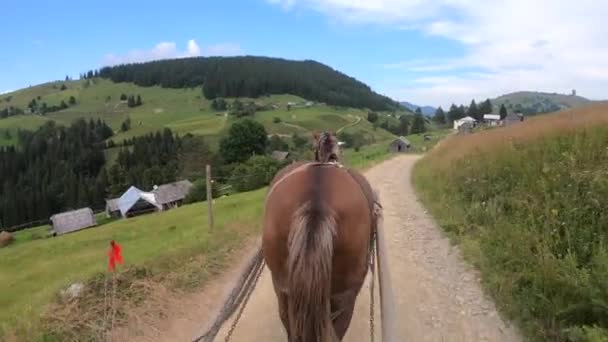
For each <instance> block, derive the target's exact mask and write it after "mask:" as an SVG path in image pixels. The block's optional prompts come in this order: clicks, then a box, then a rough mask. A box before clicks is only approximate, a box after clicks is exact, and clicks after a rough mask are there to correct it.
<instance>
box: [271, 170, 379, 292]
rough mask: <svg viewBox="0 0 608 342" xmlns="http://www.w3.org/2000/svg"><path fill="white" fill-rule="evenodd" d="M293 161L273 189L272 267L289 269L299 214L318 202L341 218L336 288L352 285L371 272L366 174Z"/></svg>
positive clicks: (336, 239) (370, 194)
mask: <svg viewBox="0 0 608 342" xmlns="http://www.w3.org/2000/svg"><path fill="white" fill-rule="evenodd" d="M294 164H295V165H294ZM294 164H292V165H289V166H288V167H287V168H286V169H284V170H281V172H280V174H278V175H277V177H275V179H274V180H273V182H272V184H271V189H270V190H269V191H270V192H269V194H268V198H267V202H266V207H265V215H264V234H263V246H264V250H265V252H264V253H265V255H266V258H267V263H268V266H269V268H270V269H271V270H273V272H275V271H280V270H284V268H285V260H286V259H287V255H288V243H287V242H288V239H289V233H290V229H291V227H292V223H293V222H292V221H293V218H294V213H295V212H297V211H298V209H299V208H301V207H302V206H304V205H305V204H306V203H315V204H316V205H319V206H323V208H324V209H325V210H328V211H329V212H331V213H332V215H334V218H335V221H336V222H337V226H336V232H335V233H336V235H335V237H334V261H333V269H334V274H335V275H336V277H335V278H334V279H336V280H337V281H335V282H334V284H333V285H334V286H333V287H335V288H336V290H337V291H340V290H341V289H343V288H349V287H351V286H352V284H351V283H352V282H359V281H360V280H361V277H364V275H365V272H367V268H366V265H367V264H366V262H367V251H368V246H369V242H370V237H371V229H372V226H373V222H372V221H373V220H372V214H371V207H370V203H371V202H372V201H373V191H372V190H371V187H370V186H369V184H368V183H367V180H365V178H364V177H363V176H361V175H360V174H358V173H351V171H349V170H347V169H345V168H338V167H336V166H332V165H319V164H311V165H305V164H306V163H294ZM357 266H359V267H357ZM362 274H363V276H362Z"/></svg>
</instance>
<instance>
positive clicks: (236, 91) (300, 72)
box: [81, 56, 398, 110]
mask: <svg viewBox="0 0 608 342" xmlns="http://www.w3.org/2000/svg"><path fill="white" fill-rule="evenodd" d="M81 77H83V78H91V77H102V78H106V79H110V80H112V81H114V82H133V83H135V84H137V85H140V86H156V85H158V86H161V87H168V88H192V87H202V91H203V95H204V96H205V98H207V99H215V98H219V97H252V98H256V97H260V96H264V95H271V94H293V95H298V96H301V97H303V98H306V99H308V100H311V101H317V102H324V103H327V104H328V105H335V106H346V107H354V108H369V109H373V110H390V109H394V108H398V104H397V103H396V102H394V101H393V100H391V99H390V98H388V97H386V96H382V95H379V94H377V93H375V92H373V91H372V90H371V89H370V88H369V87H368V86H367V85H365V84H364V83H362V82H360V81H357V80H356V79H354V78H352V77H349V76H347V75H345V74H343V73H341V72H338V71H336V70H334V69H332V68H330V67H328V66H326V65H324V64H321V63H319V62H315V61H311V60H306V61H290V60H285V59H279V58H269V57H253V56H246V57H192V58H180V59H170V60H160V61H153V62H146V63H136V64H123V65H117V66H111V67H103V68H101V69H100V70H95V71H89V72H87V73H85V74H83V75H81Z"/></svg>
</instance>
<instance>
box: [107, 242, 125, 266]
mask: <svg viewBox="0 0 608 342" xmlns="http://www.w3.org/2000/svg"><path fill="white" fill-rule="evenodd" d="M110 246H111V247H110V250H109V251H108V264H109V265H108V266H109V269H110V272H114V267H116V263H117V262H118V263H119V264H122V255H121V254H120V245H119V244H118V243H116V241H114V240H112V241H110Z"/></svg>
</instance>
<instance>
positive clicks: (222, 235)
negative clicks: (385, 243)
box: [0, 142, 390, 340]
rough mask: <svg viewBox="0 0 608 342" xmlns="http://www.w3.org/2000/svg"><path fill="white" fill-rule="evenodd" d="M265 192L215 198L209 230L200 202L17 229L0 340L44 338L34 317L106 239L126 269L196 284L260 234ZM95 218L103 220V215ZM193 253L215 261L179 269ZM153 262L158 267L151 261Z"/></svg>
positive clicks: (78, 277)
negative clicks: (60, 228)
mask: <svg viewBox="0 0 608 342" xmlns="http://www.w3.org/2000/svg"><path fill="white" fill-rule="evenodd" d="M387 145H388V143H387V142H384V143H382V144H376V145H371V146H366V147H363V148H362V149H361V151H360V152H354V151H352V150H347V151H345V164H346V165H348V166H351V167H354V168H358V169H365V168H369V167H371V166H372V165H374V164H376V163H379V162H381V161H383V160H385V159H387V158H389V157H390V155H389V154H388V153H387ZM265 193H266V189H265V188H264V189H260V190H257V191H253V192H247V193H240V194H235V195H231V196H228V197H223V198H220V199H217V200H216V201H215V207H214V212H215V224H216V227H215V230H214V231H213V232H210V231H209V230H208V228H207V216H206V209H205V208H206V205H207V204H206V203H196V204H192V205H187V206H183V207H181V208H178V209H174V210H171V211H167V212H163V213H153V214H149V215H144V216H139V217H135V218H130V219H127V220H118V221H114V222H110V223H106V224H103V225H101V226H100V227H98V228H91V229H86V230H83V231H79V232H75V233H71V234H67V235H63V236H59V237H55V238H44V236H45V235H46V232H47V231H48V226H43V227H38V228H33V229H28V230H24V231H20V232H17V233H16V234H15V238H16V243H14V244H12V245H10V246H9V247H7V248H3V249H0V307H2V308H3V309H2V310H1V311H0V322H2V323H1V326H2V329H0V337H1V336H3V335H2V332H3V333H4V334H9V333H10V334H16V335H17V336H19V338H20V339H21V338H23V339H26V340H41V339H43V338H44V336H43V335H44V333H45V330H44V328H42V326H41V325H40V324H41V323H40V315H41V314H43V313H44V312H45V310H46V308H47V305H48V304H49V303H50V302H52V301H53V300H54V298H55V296H56V294H57V293H58V291H59V290H60V289H62V288H65V287H66V286H68V285H69V284H71V283H74V282H81V281H85V280H87V279H90V278H91V277H94V276H95V275H96V274H100V272H104V271H105V270H106V267H107V257H106V255H105V252H106V250H107V248H108V243H109V241H110V240H111V239H115V240H116V241H118V242H119V243H120V244H121V245H122V247H123V255H124V258H125V262H126V264H125V267H132V266H145V267H148V268H150V269H151V270H152V272H153V273H154V274H155V275H156V276H159V275H162V274H164V273H171V272H174V273H175V272H179V273H180V275H179V277H178V278H179V279H180V280H179V283H180V284H182V285H183V284H184V283H185V284H186V285H187V287H189V288H198V287H199V286H200V285H201V284H202V283H203V282H204V281H205V279H206V278H205V275H208V274H209V270H208V269H207V268H209V267H215V268H217V270H218V271H219V270H221V269H222V268H223V267H225V266H226V264H225V263H226V262H227V260H228V259H229V256H230V255H231V254H232V251H234V249H235V248H238V247H239V246H240V245H242V243H243V242H244V241H245V240H246V239H247V238H248V237H251V236H254V235H255V234H258V233H259V232H260V229H261V222H260V219H261V214H262V209H263V208H262V205H263V199H264V196H265ZM98 222H100V223H104V222H102V218H101V216H98ZM193 258H195V259H196V260H199V259H201V260H213V263H212V264H211V263H204V262H203V264H202V265H201V264H196V265H195V266H196V267H194V266H192V267H185V266H184V268H183V269H181V268H180V267H177V266H176V265H187V264H188V262H189V261H188V260H192V259H193ZM161 260H164V261H161ZM159 263H160V265H161V266H156V265H157V264H159ZM162 265H164V266H162ZM166 265H171V267H166ZM42 284H44V285H42ZM32 331H35V332H36V333H32ZM41 334H42V335H41ZM4 336H7V335H4Z"/></svg>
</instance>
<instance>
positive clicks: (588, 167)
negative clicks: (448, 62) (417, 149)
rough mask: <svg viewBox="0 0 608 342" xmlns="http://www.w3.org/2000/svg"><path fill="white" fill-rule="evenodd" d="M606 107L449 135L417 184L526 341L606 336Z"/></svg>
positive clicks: (420, 170) (417, 175) (420, 167)
mask: <svg viewBox="0 0 608 342" xmlns="http://www.w3.org/2000/svg"><path fill="white" fill-rule="evenodd" d="M606 137H608V105H605V104H600V105H591V106H586V107H581V108H577V109H575V110H568V111H563V112H559V113H556V114H551V115H546V116H542V117H537V118H533V119H530V120H527V121H526V122H523V123H521V124H516V125H513V126H509V127H506V128H499V129H493V130H486V131H482V132H479V133H476V134H472V135H468V136H454V137H451V138H448V139H447V140H446V141H445V143H443V144H442V145H441V146H439V147H438V148H436V149H435V150H433V151H432V152H431V153H430V154H429V155H427V156H426V157H425V158H424V159H423V160H422V161H421V162H419V163H418V164H417V165H416V168H415V171H414V176H413V177H414V182H415V185H416V188H417V190H418V192H419V194H420V196H421V198H422V200H423V202H424V203H425V205H426V206H427V207H428V208H429V209H430V210H431V211H432V213H433V215H434V216H435V217H436V218H437V220H438V222H439V224H440V225H441V227H442V228H443V229H444V230H445V231H446V233H447V234H448V235H449V236H450V237H451V238H452V239H453V241H455V242H456V243H457V244H459V245H460V247H461V250H462V251H463V254H464V256H465V258H466V259H468V260H469V261H470V262H472V263H473V264H474V265H475V266H477V267H478V268H479V269H480V270H481V273H482V276H483V283H484V285H485V287H486V289H487V291H488V292H489V293H490V294H491V295H492V296H493V297H494V299H495V300H496V302H497V304H498V306H499V307H500V308H501V309H502V311H503V312H504V313H505V314H506V315H507V316H508V317H510V318H511V319H513V320H515V321H517V322H519V323H520V326H521V328H522V330H523V331H524V332H525V333H526V335H527V336H528V337H529V338H530V339H532V340H538V341H606V340H607V339H608V266H607V265H608V230H607V229H608V202H606V197H607V195H608V181H607V180H608V173H607V169H606V165H608V139H607V138H606Z"/></svg>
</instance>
